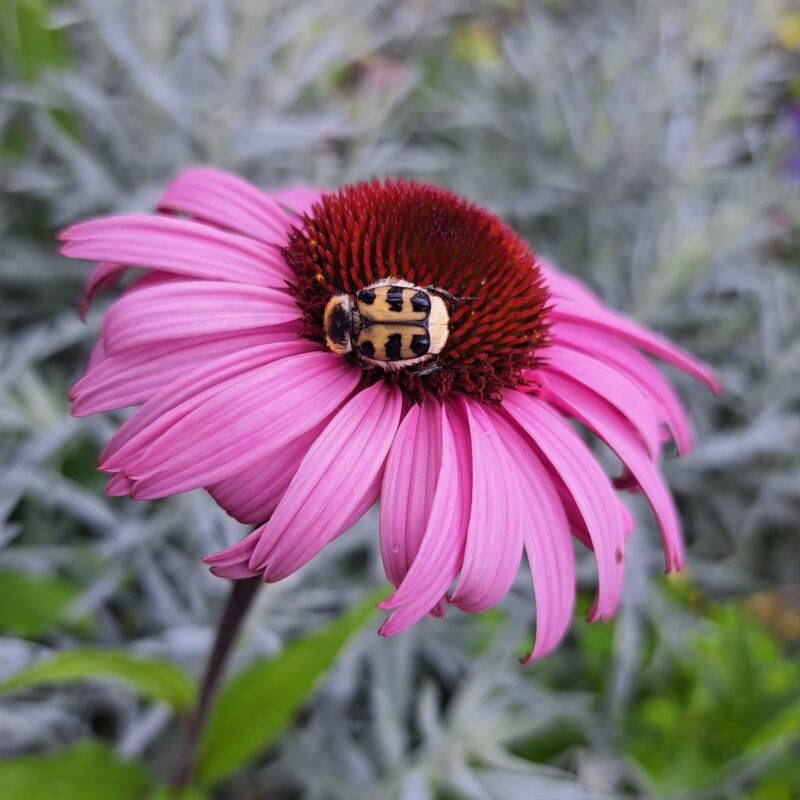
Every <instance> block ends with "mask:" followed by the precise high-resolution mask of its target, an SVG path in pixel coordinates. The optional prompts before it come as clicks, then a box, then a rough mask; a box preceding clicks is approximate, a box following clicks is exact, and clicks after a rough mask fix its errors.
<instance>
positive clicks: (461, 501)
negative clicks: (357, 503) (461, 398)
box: [379, 398, 472, 636]
mask: <svg viewBox="0 0 800 800" xmlns="http://www.w3.org/2000/svg"><path fill="white" fill-rule="evenodd" d="M409 416H411V418H412V423H410V424H407V422H408V417H409ZM425 418H427V419H426V420H425V421H424V422H423V421H422V420H423V419H425ZM451 418H452V420H453V422H452V423H451V421H450V419H451ZM401 427H402V429H403V430H402V433H401V431H398V435H397V436H396V437H395V441H394V444H393V445H392V453H391V454H390V456H389V460H388V461H387V466H386V474H385V475H384V479H383V489H382V491H381V531H380V532H381V553H382V555H383V563H384V566H385V568H386V574H387V575H388V576H389V578H390V580H392V582H393V583H395V586H397V587H398V589H397V591H396V592H395V593H394V594H393V595H392V596H391V597H388V598H387V599H386V600H384V601H383V602H382V603H380V604H379V608H383V609H391V608H396V609H397V610H396V611H395V612H394V613H393V614H392V615H391V616H390V617H389V618H388V619H387V620H386V621H385V622H384V623H383V625H381V628H380V634H381V635H382V636H393V635H394V634H396V633H399V632H400V631H402V630H405V629H406V628H408V627H409V626H410V625H413V624H414V623H415V622H417V621H418V620H419V619H421V618H422V617H423V616H424V615H425V614H428V613H437V615H438V616H443V614H444V606H443V605H442V603H441V600H442V598H443V597H444V595H445V593H446V592H447V590H448V588H449V587H450V585H451V584H452V582H453V580H454V579H455V577H456V575H457V573H458V570H459V568H460V566H461V563H462V560H463V557H464V545H465V542H466V535H467V524H468V521H469V511H470V502H471V494H472V492H471V483H472V481H471V478H472V476H471V474H470V461H471V453H470V439H469V431H468V430H467V429H466V426H465V425H464V423H463V421H461V420H460V418H459V415H458V413H457V412H456V413H452V414H450V415H448V412H447V405H440V404H439V402H438V401H436V400H434V399H433V398H428V399H426V401H425V403H424V404H423V405H422V406H421V407H420V406H413V407H412V408H411V409H410V410H409V412H408V415H407V416H406V419H405V420H404V421H403V425H402V426H401ZM426 437H428V438H426ZM405 448H411V449H416V450H419V451H420V452H419V453H415V454H414V457H413V458H412V459H411V460H410V463H409V462H408V461H407V460H406V459H405V458H404V453H403V452H402V451H403V450H404V449H405ZM431 453H433V455H434V459H433V463H430V456H431ZM406 467H410V468H411V469H412V470H414V473H413V474H409V473H407V472H405V471H404V470H405V468H406ZM431 486H432V488H433V491H432V492H431V491H430V487H431ZM406 496H407V497H408V505H407V507H405V508H404V506H405V503H404V500H405V499H406ZM421 498H424V503H425V505H424V506H422V508H421V509H420V511H421V513H419V514H416V513H413V512H412V513H409V512H410V511H411V510H412V509H413V510H416V509H417V508H418V507H419V506H421V505H422V502H423V501H422V500H421ZM428 501H429V502H428ZM395 510H396V512H397V515H398V517H399V518H401V519H402V520H403V523H404V524H399V523H398V521H397V520H396V519H395V517H394V511H395ZM416 526H420V527H421V530H420V529H419V528H416ZM409 545H410V546H409Z"/></svg>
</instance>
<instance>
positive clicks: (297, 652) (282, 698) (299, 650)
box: [197, 587, 386, 784]
mask: <svg viewBox="0 0 800 800" xmlns="http://www.w3.org/2000/svg"><path fill="white" fill-rule="evenodd" d="M385 596H386V588H385V587H382V588H381V590H380V592H376V593H374V594H373V595H371V596H370V597H368V598H367V599H366V600H364V601H362V602H361V603H358V604H357V605H355V606H353V607H352V608H350V609H349V610H348V611H347V612H345V613H344V614H342V615H341V616H340V617H338V618H337V619H335V620H334V621H333V622H331V623H329V624H328V625H326V626H324V627H323V628H320V629H319V630H316V631H314V632H313V633H310V634H307V635H305V636H303V637H300V638H298V639H295V640H294V641H292V642H290V643H289V644H288V645H287V646H286V648H285V649H284V650H283V652H281V653H280V655H278V657H277V658H273V659H262V660H259V661H256V662H255V663H254V664H250V666H248V667H246V668H245V669H243V670H242V671H241V672H239V673H237V674H236V675H234V676H233V677H232V678H231V680H230V681H228V683H227V684H226V685H225V687H224V688H223V690H222V692H221V693H220V696H219V698H218V700H217V702H216V704H215V705H214V708H213V709H212V712H211V718H210V720H209V724H208V727H207V728H206V731H205V735H204V737H203V740H202V742H201V745H200V754H199V757H198V769H197V776H198V780H199V781H200V782H201V783H203V784H210V783H214V782H216V781H218V780H219V779H220V778H222V777H224V776H225V775H227V774H228V773H230V772H232V771H233V770H235V769H236V768H237V767H239V766H241V765H242V764H243V763H244V762H246V761H247V760H248V759H250V758H252V757H253V756H254V755H256V754H257V753H259V752H262V751H263V750H264V749H265V748H266V747H267V746H268V745H269V744H270V742H272V741H273V740H274V739H275V738H276V737H277V735H278V734H279V733H280V732H281V731H282V730H283V728H284V727H285V726H286V725H287V723H288V722H289V721H290V720H291V719H292V717H293V716H294V714H295V712H296V711H297V709H298V708H299V707H300V706H301V705H302V704H303V702H304V701H305V700H306V699H307V698H308V697H309V695H310V694H311V692H312V691H313V689H314V686H315V685H316V683H317V681H318V680H319V679H320V678H321V677H322V675H324V674H325V673H326V672H327V671H328V669H329V668H330V666H331V665H332V664H333V662H334V660H335V659H336V656H337V655H338V653H339V651H340V650H341V649H342V647H344V645H345V643H346V642H347V640H348V639H349V638H350V636H351V635H352V634H353V633H354V632H355V631H357V630H358V629H359V628H361V627H362V626H363V625H364V624H365V623H366V622H367V620H368V619H369V618H370V617H371V616H372V615H373V613H374V606H375V603H376V602H377V601H378V600H379V599H380V598H382V597H385Z"/></svg>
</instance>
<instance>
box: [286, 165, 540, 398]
mask: <svg viewBox="0 0 800 800" xmlns="http://www.w3.org/2000/svg"><path fill="white" fill-rule="evenodd" d="M284 255H285V257H286V260H287V261H288V263H289V265H290V266H291V267H292V269H293V270H294V272H295V275H296V282H295V285H294V286H293V288H292V290H293V292H294V294H295V297H296V298H297V302H298V305H299V306H300V308H301V310H302V312H303V321H304V335H305V336H307V337H308V338H310V339H314V340H316V341H319V342H323V343H324V341H325V336H324V332H323V320H322V318H323V312H324V309H325V305H326V303H327V302H328V300H329V299H330V297H331V296H332V295H333V294H335V293H339V292H344V293H346V294H349V295H353V296H354V295H355V294H356V292H358V291H359V290H360V289H363V288H364V287H366V286H369V285H370V284H372V283H374V282H375V281H377V280H379V279H381V278H389V277H398V278H403V279H405V280H407V281H410V282H411V283H413V284H416V285H417V286H421V287H436V288H437V289H440V290H442V291H443V292H447V293H448V294H449V295H452V296H454V297H456V298H474V299H460V300H455V301H452V302H451V303H449V308H450V333H449V336H448V339H447V344H446V346H445V348H444V350H443V351H442V352H441V353H440V354H439V355H438V356H437V359H436V364H437V366H438V367H441V369H437V370H436V371H434V372H431V373H429V374H425V375H417V374H414V371H413V370H410V369H405V370H400V371H399V372H398V373H396V374H395V376H394V379H396V380H397V381H398V382H399V383H400V385H401V386H403V387H404V388H406V389H407V390H408V392H409V394H410V395H411V396H412V397H413V398H414V399H417V400H420V399H421V398H422V397H424V395H425V394H426V393H427V392H430V393H432V394H434V395H436V396H437V397H443V396H444V395H446V394H447V393H448V392H450V391H459V392H464V393H466V394H469V395H471V396H473V397H475V398H477V399H479V400H481V401H483V402H492V403H496V402H499V401H500V400H501V399H502V394H503V389H504V388H505V387H513V386H517V385H519V384H520V383H523V382H524V379H523V373H524V371H525V370H527V369H531V368H534V367H535V366H536V364H537V351H538V350H539V349H540V348H541V347H542V346H543V345H544V344H546V341H547V331H548V325H547V300H548V291H547V288H546V286H545V285H544V281H543V278H542V274H541V271H540V269H539V267H538V265H537V263H536V258H535V256H534V255H533V254H532V253H531V251H530V250H529V249H528V246H527V245H526V243H525V242H524V241H523V240H522V239H521V238H520V237H519V236H518V235H517V234H516V233H514V231H512V230H511V228H509V227H508V225H506V224H505V223H504V222H502V221H501V220H500V219H498V218H497V217H495V216H494V215H493V214H490V213H489V212H488V211H485V210H484V209H482V208H478V207H477V206H475V205H472V204H471V203H468V202H466V201H465V200H462V199H461V198H460V197H458V196H457V195H455V194H454V193H453V192H451V191H448V190H447V189H442V188H439V187H437V186H430V185H427V184H421V183H415V182H413V181H407V180H387V181H370V182H365V183H356V184H352V185H350V186H344V187H342V188H340V189H339V190H338V191H337V192H335V193H332V194H327V195H324V196H323V198H322V199H321V200H320V201H319V202H318V203H317V204H315V205H314V206H313V208H312V209H311V212H310V214H309V215H307V216H306V217H305V218H304V225H303V227H302V229H301V228H296V229H295V230H294V231H293V232H292V234H291V235H290V238H289V244H288V246H287V247H286V249H285V250H284ZM350 357H352V356H350ZM364 372H365V378H366V380H368V381H369V382H374V381H377V380H383V379H385V378H386V373H385V372H384V371H383V370H381V369H379V368H369V367H367V368H365V370H364Z"/></svg>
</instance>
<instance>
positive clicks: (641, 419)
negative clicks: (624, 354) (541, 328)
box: [542, 342, 661, 458]
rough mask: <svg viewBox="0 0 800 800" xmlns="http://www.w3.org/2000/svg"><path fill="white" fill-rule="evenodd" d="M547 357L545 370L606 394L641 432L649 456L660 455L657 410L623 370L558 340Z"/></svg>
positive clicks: (609, 400) (548, 350)
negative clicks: (555, 372) (566, 376)
mask: <svg viewBox="0 0 800 800" xmlns="http://www.w3.org/2000/svg"><path fill="white" fill-rule="evenodd" d="M544 358H545V363H546V367H545V368H544V369H542V372H545V373H546V374H547V373H550V372H551V371H552V370H557V371H558V372H559V373H561V374H562V375H568V376H569V377H570V378H572V379H573V380H575V381H578V382H579V383H582V384H583V385H584V386H588V387H590V388H592V389H593V390H594V391H596V392H597V393H598V394H600V395H602V396H603V397H605V398H606V400H607V401H608V402H609V403H611V405H613V406H614V407H615V408H616V409H617V410H618V411H619V412H620V414H622V415H623V416H624V417H625V418H626V419H627V420H628V421H629V422H630V424H631V425H632V426H633V428H634V429H635V430H636V431H637V432H638V433H639V435H640V436H641V438H642V441H643V442H644V444H645V446H646V448H647V451H648V452H649V453H650V457H651V458H656V457H657V456H658V451H659V449H660V444H661V442H660V438H659V422H660V420H659V417H658V415H657V413H656V409H655V408H654V406H653V405H652V404H651V403H650V401H649V400H648V398H647V395H645V394H644V393H643V392H642V391H641V390H640V389H639V387H638V386H637V384H636V383H634V382H633V381H632V380H630V378H628V376H627V375H626V374H625V373H624V372H621V371H620V370H618V369H616V368H615V367H613V366H610V365H609V364H607V363H605V362H604V361H602V360H601V359H599V358H595V357H594V356H590V355H587V354H586V353H583V352H580V351H577V350H573V349H572V348H569V347H564V346H563V345H560V344H557V343H555V342H554V343H553V344H552V345H551V346H550V347H548V348H547V351H546V355H545V357H544Z"/></svg>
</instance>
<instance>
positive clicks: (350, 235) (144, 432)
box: [62, 168, 717, 658]
mask: <svg viewBox="0 0 800 800" xmlns="http://www.w3.org/2000/svg"><path fill="white" fill-rule="evenodd" d="M158 208H159V212H160V213H159V214H155V215H138V214H134V215H123V216H112V217H106V218H102V219H96V220H91V221H88V222H83V223H80V224H77V225H74V226H73V227H70V228H68V229H67V230H65V231H64V232H63V234H62V239H63V241H64V245H63V252H64V253H65V254H66V255H68V256H71V257H74V258H81V259H88V260H93V261H98V262H100V263H99V265H98V266H97V268H96V269H95V271H94V273H93V274H92V275H91V277H90V279H89V282H88V286H87V291H86V297H85V303H88V302H89V301H90V300H91V298H92V296H93V295H94V293H95V292H96V291H97V289H98V288H99V287H102V286H107V285H109V284H111V283H113V282H114V280H115V279H116V278H118V277H119V276H120V275H121V274H122V273H123V272H124V271H125V270H126V269H128V268H129V267H139V268H144V269H145V270H147V272H146V273H145V274H144V275H142V276H139V277H138V278H136V280H134V281H133V282H131V283H130V284H129V285H128V287H127V288H126V290H125V291H124V293H123V294H122V296H121V297H120V298H119V299H118V300H117V301H116V302H115V303H114V304H113V305H112V306H111V307H110V308H109V310H108V312H107V313H106V315H105V318H104V320H103V324H102V328H101V334H100V341H99V343H98V344H97V346H96V348H95V350H94V352H93V354H92V356H91V359H90V361H89V365H88V368H87V371H86V374H85V375H84V376H83V377H82V378H81V379H80V380H79V381H78V382H77V384H76V385H75V387H74V389H73V392H72V401H73V411H74V413H75V414H77V415H85V414H93V413H96V412H100V411H107V410H109V409H116V408H123V407H128V406H140V408H139V409H138V410H137V411H136V412H135V413H134V414H133V415H132V416H130V417H129V418H128V419H127V421H126V422H125V423H124V424H123V425H122V426H121V427H120V429H119V430H118V432H117V433H116V434H115V435H114V436H113V437H112V439H111V440H110V441H109V442H108V444H107V446H106V447H105V449H104V450H103V452H102V455H101V469H103V470H105V471H106V472H109V473H111V478H110V480H109V482H108V492H109V493H110V494H112V495H130V496H132V497H135V498H139V499H144V498H157V497H165V496H167V495H172V494H176V493H178V492H185V491H188V490H191V489H196V488H199V487H205V488H206V489H207V490H208V491H209V493H210V494H211V495H212V497H213V498H214V499H215V500H216V501H217V503H219V505H220V506H222V508H224V509H225V510H226V511H227V512H228V513H229V514H231V515H232V516H233V517H235V518H236V519H237V520H239V521H241V522H243V523H250V524H257V526H258V527H256V528H255V530H253V532H252V533H251V534H250V535H249V536H247V537H245V538H244V539H243V540H242V541H240V542H239V543H237V544H235V545H234V546H232V547H229V548H228V549H226V550H223V551H221V552H219V553H215V554H213V555H210V556H208V557H207V558H206V561H207V563H208V564H210V565H211V569H212V571H213V572H214V573H215V574H217V575H220V576H223V577H227V578H233V579H237V578H244V577H249V576H254V575H261V576H263V578H264V580H265V581H269V582H272V581H278V580H280V579H282V578H285V577H286V576H287V575H290V574H292V573H293V572H295V571H296V570H298V569H299V568H300V567H302V566H303V565H304V564H305V563H306V562H307V561H309V560H310V559H311V558H312V557H313V556H314V555H315V554H317V553H318V552H319V551H320V550H321V549H322V548H323V547H325V545H326V544H328V543H329V542H331V541H332V540H333V539H335V538H336V537H338V536H339V535H341V534H342V533H343V532H344V531H346V530H347V529H348V528H349V527H350V526H352V525H353V523H354V522H355V521H356V520H357V519H358V518H359V517H360V516H361V515H363V514H364V513H365V512H366V511H367V509H369V508H370V506H372V505H373V504H374V503H375V501H376V500H378V499H380V549H381V554H382V557H383V562H384V565H385V569H386V574H387V576H388V578H389V580H390V581H391V582H392V584H393V585H394V587H395V589H396V590H395V592H394V593H393V594H392V595H391V597H389V598H387V599H386V600H385V601H384V602H383V603H382V604H381V607H382V608H384V609H386V610H390V611H391V614H390V615H389V617H388V618H387V619H386V620H385V621H384V623H383V625H382V627H381V633H383V634H386V635H391V634H395V633H398V632H399V631H402V630H403V629H405V628H407V627H408V626H410V625H411V624H413V623H414V622H416V621H417V620H419V619H420V618H421V617H423V616H424V615H426V614H442V613H443V610H444V605H445V603H448V602H449V603H451V604H453V605H455V606H457V607H458V608H460V609H463V610H465V611H481V610H484V609H487V608H489V607H490V606H492V605H494V604H495V603H497V602H498V601H499V600H500V599H501V598H502V597H503V595H505V593H506V592H507V591H508V589H509V587H510V586H511V584H512V581H513V580H514V578H515V576H516V574H517V571H518V569H519V566H520V561H521V558H522V554H523V552H525V553H526V555H527V561H528V564H529V566H530V570H531V573H532V578H533V590H534V594H535V601H536V608H537V629H536V636H535V644H534V647H533V650H532V652H531V654H530V656H529V657H528V658H533V657H537V656H540V655H542V654H544V653H546V652H548V651H549V650H551V649H552V648H553V647H554V646H555V645H556V644H557V643H558V641H559V640H560V639H561V637H562V636H563V634H564V632H565V630H566V628H567V625H568V624H569V621H570V617H571V614H572V610H573V603H574V595H575V570H574V553H573V545H572V536H573V535H574V536H575V537H577V538H578V539H579V540H580V541H581V542H582V543H583V544H584V545H586V546H587V547H589V548H591V549H592V550H593V551H594V557H595V559H596V561H597V569H598V591H597V596H596V598H595V601H594V603H593V605H592V608H591V611H590V614H589V616H590V619H593V620H594V619H603V618H607V617H608V616H609V615H611V614H612V613H613V611H614V608H615V607H616V605H617V601H618V599H619V596H620V590H621V585H622V576H623V564H624V556H623V554H624V549H625V540H626V537H627V536H628V534H629V533H630V532H631V529H632V525H633V523H632V518H631V516H630V514H629V513H628V511H627V510H626V507H625V506H624V505H623V503H622V502H621V501H620V500H619V498H618V496H617V494H616V492H615V486H614V482H612V480H611V479H609V477H608V476H607V475H606V474H605V473H604V471H603V469H602V468H601V466H600V464H599V463H598V461H597V460H596V458H595V457H594V456H593V454H592V452H591V451H590V449H589V447H587V445H586V444H585V443H584V440H583V438H582V437H581V435H579V433H578V431H576V429H575V427H574V426H573V425H572V424H571V422H570V420H571V419H574V420H577V421H578V422H580V423H582V425H583V426H585V428H587V429H588V430H589V431H591V432H593V433H594V434H596V435H597V436H598V437H599V438H600V439H602V440H603V441H604V442H605V443H606V444H607V445H608V446H609V448H610V449H611V450H612V451H613V452H614V453H615V454H616V455H617V456H618V458H619V460H620V462H621V463H622V465H623V475H622V476H620V477H619V478H618V479H617V483H618V488H619V487H622V488H627V489H632V488H635V489H638V490H641V491H642V492H643V493H644V494H645V495H646V497H647V498H648V500H649V502H650V505H651V506H652V509H653V512H654V514H655V517H656V519H657V521H658V525H659V527H660V530H661V537H662V541H663V548H664V554H665V561H666V569H667V570H674V569H676V568H679V567H680V566H681V563H682V560H683V554H682V543H681V533H680V526H679V521H678V517H677V514H676V510H675V506H674V504H673V501H672V498H671V496H670V493H669V490H668V489H667V487H666V485H665V483H664V481H663V478H662V477H661V474H660V472H659V468H658V465H657V462H658V457H659V451H660V449H661V446H662V445H663V443H664V442H665V441H666V440H667V439H670V438H671V439H672V440H674V442H675V444H676V446H677V450H678V451H679V452H685V451H686V450H687V449H688V448H689V447H690V434H689V428H688V424H687V420H686V415H685V412H684V410H683V408H682V405H681V403H680V401H679V400H678V398H677V396H676V394H675V392H674V391H673V389H672V388H671V387H670V385H669V383H668V382H667V381H666V380H665V378H664V377H663V376H662V374H661V373H660V372H659V371H658V369H657V368H656V367H655V366H654V365H653V363H652V362H651V361H650V360H649V359H648V358H647V357H646V356H645V355H643V353H642V352H641V351H644V352H645V353H647V354H649V355H651V356H655V357H657V358H660V359H662V360H664V361H667V362H669V363H671V364H673V365H674V366H676V367H678V368H679V369H681V370H683V371H684V372H686V373H688V374H689V375H691V376H693V377H694V378H696V379H697V380H699V381H702V382H703V383H705V384H707V385H708V386H709V387H710V388H711V389H712V390H714V391H716V390H717V383H716V381H715V379H714V377H713V375H712V374H711V372H710V371H709V370H708V369H707V368H706V367H705V366H703V365H702V364H700V363H698V362H697V361H696V360H694V359H693V358H691V357H690V356H689V355H687V354H686V353H684V352H682V351H681V350H680V349H678V348H677V347H675V346H674V345H672V344H671V343H669V342H668V341H666V340H665V339H663V338H662V337H660V336H658V335H657V334H655V333H652V332H650V331H648V330H647V329H645V328H643V327H642V326H640V325H638V324H637V323H635V322H633V321H632V320H630V319H628V318H626V317H624V316H622V315H620V314H617V313H614V312H613V311H611V310H609V309H608V308H606V307H605V306H604V305H603V304H602V303H601V302H600V301H599V299H598V298H597V297H596V296H595V295H594V294H592V293H591V292H590V291H589V290H588V289H587V288H585V287H584V286H583V285H582V284H580V283H579V282H578V281H576V280H574V279H572V278H569V277H567V276H566V275H564V274H562V273H560V272H558V271H557V270H556V269H555V268H553V267H552V266H550V265H548V264H545V263H544V262H542V261H541V260H539V259H537V257H536V256H535V255H534V254H533V253H532V252H531V250H530V249H529V248H528V246H527V244H526V243H525V242H524V241H523V240H522V239H521V238H520V237H519V236H518V235H517V234H515V233H514V232H513V231H512V230H511V229H510V228H509V227H508V225H506V224H505V223H504V222H502V221H501V220H500V219H498V218H497V217H495V216H493V215H492V214H490V213H489V212H487V211H485V210H483V209H481V208H479V207H477V206H475V205H472V204H470V203H468V202H466V201H465V200H462V199H461V198H459V197H458V196H456V195H455V194H453V193H452V192H450V191H448V190H446V189H442V188H438V187H435V186H429V185H425V184H420V183H415V182H411V181H406V180H386V181H382V182H381V181H372V182H366V183H358V184H354V185H349V186H344V187H342V188H340V189H339V190H337V191H333V192H318V191H311V190H307V189H289V190H285V191H278V192H272V193H267V194H264V193H262V192H261V191H259V190H258V189H257V188H255V187H254V186H253V185H251V184H250V183H248V182H246V181H244V180H242V179H241V178H238V177H236V176H234V175H230V174H227V173H224V172H220V171H218V170H214V169H208V168H196V169H189V170H187V171H185V172H183V173H182V174H181V175H180V176H179V177H178V178H177V179H176V180H175V181H174V182H173V183H172V184H170V185H169V187H168V188H167V189H166V191H165V192H164V194H163V196H162V197H161V199H160V201H159V204H158ZM435 315H436V319H434V316H435Z"/></svg>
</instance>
